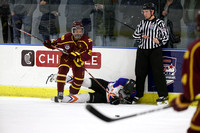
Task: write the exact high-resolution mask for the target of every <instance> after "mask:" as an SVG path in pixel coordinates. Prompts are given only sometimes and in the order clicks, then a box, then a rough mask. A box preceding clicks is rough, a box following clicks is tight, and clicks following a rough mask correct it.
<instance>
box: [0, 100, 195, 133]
mask: <svg viewBox="0 0 200 133" xmlns="http://www.w3.org/2000/svg"><path fill="white" fill-rule="evenodd" d="M92 105H93V106H94V107H95V108H96V109H98V110H99V111H100V112H102V113H103V114H105V115H107V116H109V117H113V118H115V115H120V116H126V115H131V114H135V113H140V112H143V111H148V110H152V109H156V108H159V107H158V106H156V105H144V104H138V105H110V104H92ZM85 106H86V103H53V102H51V101H50V99H39V98H17V97H0V133H186V130H187V128H188V127H189V125H190V120H191V118H192V116H193V114H194V111H195V110H196V107H189V108H188V109H187V110H186V111H183V112H180V113H177V112H175V111H174V110H173V109H172V108H169V109H165V110H161V111H157V112H152V113H148V114H144V115H140V116H136V117H132V118H128V119H124V120H119V121H115V122H111V123H107V122H104V121H102V120H100V119H98V118H97V117H95V116H94V115H93V114H91V113H90V112H88V111H87V110H86V108H85Z"/></svg>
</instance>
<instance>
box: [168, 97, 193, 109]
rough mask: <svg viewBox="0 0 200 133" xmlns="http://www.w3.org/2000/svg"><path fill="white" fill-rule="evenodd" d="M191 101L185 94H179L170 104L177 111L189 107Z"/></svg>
mask: <svg viewBox="0 0 200 133" xmlns="http://www.w3.org/2000/svg"><path fill="white" fill-rule="evenodd" d="M190 103H191V102H189V101H188V100H187V99H186V98H185V97H184V95H183V94H181V95H179V96H178V97H176V98H174V99H173V100H172V101H171V102H170V105H171V106H172V107H173V108H174V110H176V111H183V110H186V109H187V108H188V106H189V105H190Z"/></svg>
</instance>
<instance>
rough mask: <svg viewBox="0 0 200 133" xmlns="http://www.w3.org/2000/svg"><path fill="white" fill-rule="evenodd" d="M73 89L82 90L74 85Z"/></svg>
mask: <svg viewBox="0 0 200 133" xmlns="http://www.w3.org/2000/svg"><path fill="white" fill-rule="evenodd" d="M71 87H72V88H74V89H76V90H80V87H74V86H73V85H71Z"/></svg>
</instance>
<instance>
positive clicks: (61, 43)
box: [56, 41, 74, 46]
mask: <svg viewBox="0 0 200 133" xmlns="http://www.w3.org/2000/svg"><path fill="white" fill-rule="evenodd" d="M67 43H74V41H67V42H62V43H57V45H56V46H58V45H63V44H67Z"/></svg>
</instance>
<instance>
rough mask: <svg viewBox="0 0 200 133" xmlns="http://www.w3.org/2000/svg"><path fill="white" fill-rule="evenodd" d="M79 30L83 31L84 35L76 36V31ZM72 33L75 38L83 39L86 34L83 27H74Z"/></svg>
mask: <svg viewBox="0 0 200 133" xmlns="http://www.w3.org/2000/svg"><path fill="white" fill-rule="evenodd" d="M77 29H82V34H75V30H77ZM71 32H72V35H73V36H74V37H75V38H81V37H82V36H83V34H84V28H83V27H81V26H76V27H72V30H71Z"/></svg>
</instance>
